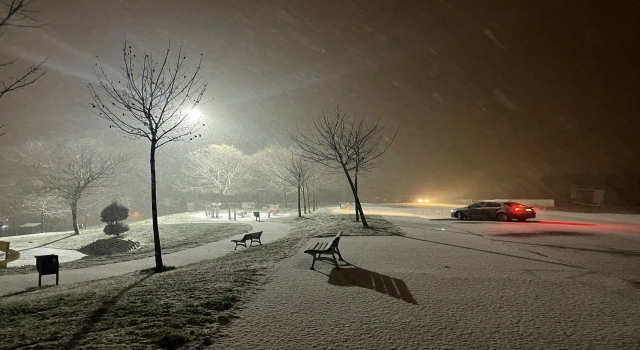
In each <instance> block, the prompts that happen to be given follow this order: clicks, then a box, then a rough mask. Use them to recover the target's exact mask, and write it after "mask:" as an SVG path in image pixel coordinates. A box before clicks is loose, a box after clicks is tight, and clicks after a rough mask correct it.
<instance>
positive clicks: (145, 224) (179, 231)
mask: <svg viewBox="0 0 640 350" xmlns="http://www.w3.org/2000/svg"><path fill="white" fill-rule="evenodd" d="M158 221H159V228H160V242H161V244H162V253H163V254H168V253H173V252H176V251H180V250H184V249H188V248H193V247H198V246H201V245H204V244H207V243H211V242H216V241H220V240H223V239H225V238H228V237H231V236H234V235H237V234H240V233H246V232H249V230H251V225H248V224H239V223H226V222H224V221H223V222H219V221H212V220H211V219H201V218H197V217H193V216H191V215H189V214H185V213H182V214H174V215H167V216H161V217H159V218H158ZM130 227H131V229H130V230H129V232H126V233H125V234H123V235H120V237H121V238H123V239H128V240H130V241H133V242H138V243H140V247H139V248H138V249H136V250H133V251H131V252H126V253H118V254H110V255H103V256H86V257H84V258H82V259H79V260H75V261H70V262H65V263H61V264H60V269H61V270H63V269H78V268H84V267H89V266H95V265H103V264H111V263H114V262H119V261H128V260H136V259H143V258H146V257H150V256H154V252H155V250H154V246H153V228H152V222H151V220H144V221H139V222H136V223H132V224H131V225H130ZM108 237H109V236H107V235H105V234H104V233H103V232H102V230H101V229H92V230H84V231H82V233H81V234H80V235H70V233H69V232H65V233H51V234H49V233H48V234H40V235H28V236H18V237H15V239H14V238H13V237H12V239H11V247H12V248H13V249H16V248H17V247H23V248H22V249H16V250H25V248H27V249H28V248H34V247H42V246H44V247H47V248H58V249H72V250H78V249H80V248H82V247H84V246H86V245H88V244H89V243H92V242H94V241H96V240H100V239H105V238H108ZM14 247H16V248H14ZM34 265H35V261H34ZM34 270H35V266H33V265H31V266H19V267H12V268H8V269H0V276H2V275H8V274H19V273H32V272H33V271H34Z"/></svg>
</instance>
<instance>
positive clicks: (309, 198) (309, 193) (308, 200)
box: [307, 186, 312, 213]
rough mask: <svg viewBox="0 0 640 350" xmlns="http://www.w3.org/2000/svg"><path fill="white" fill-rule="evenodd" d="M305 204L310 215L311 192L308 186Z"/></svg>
mask: <svg viewBox="0 0 640 350" xmlns="http://www.w3.org/2000/svg"><path fill="white" fill-rule="evenodd" d="M307 204H308V206H309V213H311V207H312V205H311V192H310V191H309V186H307Z"/></svg>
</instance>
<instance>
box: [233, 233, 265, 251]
mask: <svg viewBox="0 0 640 350" xmlns="http://www.w3.org/2000/svg"><path fill="white" fill-rule="evenodd" d="M260 236H262V231H259V232H252V233H247V234H246V235H244V236H243V237H242V239H232V240H231V242H233V243H235V244H236V246H235V248H233V250H236V249H237V248H238V245H243V246H244V247H245V248H246V247H247V241H249V247H251V246H252V245H253V242H256V243H260V245H262V242H261V241H260Z"/></svg>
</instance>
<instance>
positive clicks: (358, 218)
mask: <svg viewBox="0 0 640 350" xmlns="http://www.w3.org/2000/svg"><path fill="white" fill-rule="evenodd" d="M354 186H355V188H356V193H358V171H357V170H356V175H355V183H354ZM356 221H358V222H360V211H358V204H357V203H356Z"/></svg>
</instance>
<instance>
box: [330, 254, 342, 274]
mask: <svg viewBox="0 0 640 350" xmlns="http://www.w3.org/2000/svg"><path fill="white" fill-rule="evenodd" d="M331 256H333V264H334V265H336V270H337V269H340V266H338V260H336V255H335V254H333V253H331Z"/></svg>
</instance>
